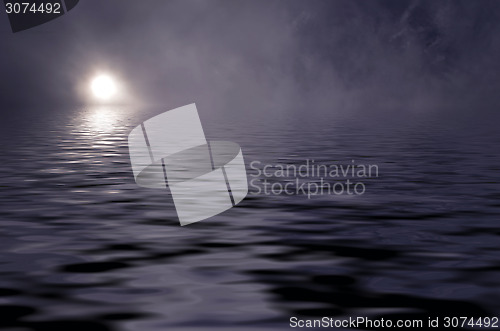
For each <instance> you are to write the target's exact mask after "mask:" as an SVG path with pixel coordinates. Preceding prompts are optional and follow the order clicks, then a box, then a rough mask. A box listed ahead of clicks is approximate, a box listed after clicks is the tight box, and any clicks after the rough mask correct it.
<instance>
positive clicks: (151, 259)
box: [0, 0, 500, 331]
mask: <svg viewBox="0 0 500 331" xmlns="http://www.w3.org/2000/svg"><path fill="white" fill-rule="evenodd" d="M499 16H500V3H499V2H498V1H486V0H483V1H481V2H472V1H370V2H367V1H289V0H287V1H259V0H257V1H234V0H231V1H229V0H227V1H218V0H214V1H186V0H182V1H153V0H151V1H149V2H148V4H147V5H146V4H144V3H139V2H132V1H127V2H125V1H106V2H105V3H104V2H94V3H93V2H91V1H85V2H83V1H82V2H81V3H80V4H79V5H78V6H77V7H75V9H73V10H72V11H71V12H70V13H69V14H68V15H65V16H64V17H62V18H60V19H57V20H54V21H53V22H51V23H48V24H46V25H43V26H40V27H39V28H37V29H31V30H27V31H24V32H22V33H19V34H12V33H11V32H10V31H8V33H6V32H5V31H4V30H1V29H2V28H3V27H6V26H7V25H6V24H7V21H6V17H4V16H2V15H0V38H2V52H1V54H0V60H1V63H2V65H0V77H3V78H2V79H0V91H1V100H0V111H1V115H2V121H0V139H1V140H2V141H3V145H2V148H1V149H0V160H1V162H0V186H1V190H0V223H1V228H0V312H1V316H2V317H1V318H0V325H1V326H2V327H4V328H5V329H7V330H25V329H27V330H51V331H53V330H58V329H61V330H80V329H81V330H148V331H149V330H166V329H168V330H171V329H173V330H177V329H187V330H190V329H200V330H210V329H213V330H221V329H228V330H235V329H237V330H245V329H247V330H256V329H264V330H266V329H273V330H274V329H276V330H281V329H283V330H285V329H289V318H290V317H291V316H298V317H300V318H321V317H323V316H329V317H335V318H344V317H356V316H367V317H372V318H382V317H383V318H394V319H401V318H412V319H422V320H425V321H426V320H427V318H428V317H429V316H440V317H444V316H469V317H480V316H481V317H485V316H495V314H497V312H498V311H499V308H500V306H499V303H498V302H499V301H498V297H499V294H500V293H499V290H498V289H499V288H500V286H499V285H500V284H499V277H498V270H499V262H500V259H499V254H498V236H499V235H500V227H499V224H498V215H499V211H500V210H499V208H500V203H499V202H498V201H499V198H500V188H499V184H498V183H499V177H500V171H499V170H500V169H499V166H498V164H500V153H499V149H498V142H499V141H500V139H499V138H500V136H499V131H498V129H497V123H498V121H497V119H498V115H497V113H498V110H497V109H498V107H497V106H498V96H497V94H498V93H497V90H498V87H499V81H498V75H497V72H498V70H499V69H500V68H499V67H498V66H499V62H498V58H499V57H498V55H499V51H500V45H499V40H498V38H497V37H496V36H497V35H498V33H499V32H500V31H499V27H500V26H499V24H500V23H499V22H500V20H499ZM110 17H112V18H113V19H110ZM101 71H102V72H106V73H109V74H110V76H112V77H113V78H114V79H116V81H117V83H119V85H120V87H122V88H123V91H122V92H123V94H122V99H121V100H118V102H116V103H108V104H100V105H99V104H97V103H95V102H94V101H93V99H92V98H91V97H90V96H89V92H88V89H89V82H90V81H91V78H92V77H94V75H95V74H96V73H98V72H101ZM5 77H7V78H5ZM192 102H196V104H197V107H198V110H199V115H200V118H201V122H202V124H203V128H204V132H205V135H206V137H207V139H208V140H227V141H233V142H235V143H238V144H239V145H240V146H241V148H242V152H243V155H244V158H245V162H246V165H247V171H248V174H249V179H252V178H253V177H252V175H254V174H255V169H252V168H251V167H250V164H251V162H252V161H259V162H260V163H259V164H260V165H261V166H262V167H263V166H265V165H266V164H288V165H296V166H299V165H301V164H304V162H306V160H314V161H315V162H317V163H324V164H340V163H349V162H355V163H357V164H376V165H377V166H378V169H379V175H378V177H376V178H368V179H366V180H363V182H364V184H365V185H366V192H365V193H364V194H362V195H356V196H352V195H351V196H350V195H328V194H325V195H316V196H311V197H310V198H309V197H308V196H307V195H303V194H272V195H265V194H255V192H253V193H252V194H250V195H249V196H248V197H247V198H246V199H244V200H243V201H242V202H241V203H240V204H238V206H236V207H234V208H232V209H230V210H228V211H226V212H224V213H222V214H220V215H217V216H215V217H212V218H210V219H207V220H204V221H202V222H199V223H196V224H192V225H189V226H187V227H180V226H179V222H178V219H177V214H176V211H175V207H174V204H173V202H172V198H171V197H170V195H169V194H168V192H167V191H166V190H155V189H146V188H141V187H139V186H138V185H136V183H135V182H134V178H133V174H132V171H131V168H130V160H129V156H128V147H127V136H128V134H129V132H130V131H131V130H132V129H133V128H134V127H136V126H137V125H139V124H140V123H141V122H143V121H144V120H146V119H149V118H151V117H152V116H155V115H157V114H159V113H162V112H164V111H167V110H168V109H172V108H175V107H178V106H182V105H186V104H190V103H192ZM270 180H272V181H274V182H279V183H286V179H282V178H270Z"/></svg>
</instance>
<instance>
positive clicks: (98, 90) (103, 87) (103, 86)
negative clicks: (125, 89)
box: [90, 75, 116, 100]
mask: <svg viewBox="0 0 500 331" xmlns="http://www.w3.org/2000/svg"><path fill="white" fill-rule="evenodd" d="M90 88H91V89H92V93H94V96H95V97H97V98H99V99H101V100H109V99H110V98H111V97H112V96H113V95H114V94H115V93H116V84H115V82H114V81H113V79H112V78H111V77H109V76H106V75H101V76H97V77H96V78H94V79H93V80H92V83H91V85H90Z"/></svg>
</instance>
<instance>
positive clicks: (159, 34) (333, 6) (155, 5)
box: [0, 0, 500, 116]
mask: <svg viewBox="0 0 500 331" xmlns="http://www.w3.org/2000/svg"><path fill="white" fill-rule="evenodd" d="M0 40H1V41H0V45H1V52H0V93H1V94H0V98H1V99H0V107H2V112H5V111H6V109H13V108H16V107H17V108H36V107H39V106H41V105H44V106H47V105H49V106H51V105H53V106H60V105H68V106H72V105H82V104H88V103H92V102H93V100H91V98H90V97H89V95H88V86H89V82H90V80H91V78H92V77H93V76H95V75H96V74H98V73H101V72H106V73H109V74H110V75H112V76H113V77H115V78H116V79H117V81H119V82H120V83H121V84H122V87H123V91H124V93H123V95H122V97H121V99H120V100H119V102H121V103H124V104H128V103H130V104H151V105H154V104H161V105H165V106H166V107H176V106H181V105H184V104H188V103H191V102H193V101H195V102H197V103H198V104H202V105H203V106H204V107H207V108H209V109H210V108H214V109H215V108H218V109H239V110H241V111H246V110H248V111H267V110H269V109H284V110H285V111H290V112H292V111H305V110H306V109H307V111H309V112H319V113H321V112H335V111H339V112H341V111H351V110H354V109H362V110H363V111H366V112H377V111H379V110H382V109H397V110H398V111H411V112H446V113H450V112H451V113H453V112H457V113H458V112H465V113H478V114H486V115H481V116H487V114H494V113H496V108H497V107H498V105H499V103H500V97H499V96H498V95H499V94H498V92H497V91H498V89H499V88H500V77H499V74H498V73H499V72H500V61H499V59H500V56H499V55H500V2H499V1H495V0H483V1H448V0H443V1H431V0H428V1H400V0H393V1H358V0H311V1H304V0H265V1H264V0H255V1H249V0H203V1H202V0H177V1H156V0H149V1H148V2H147V4H146V3H144V2H143V1H126V0H105V1H97V0H82V1H80V3H79V4H78V6H76V7H75V8H74V9H73V10H72V11H70V12H69V13H67V14H65V15H63V16H62V17H60V18H58V19H55V20H53V21H51V22H49V23H46V24H44V25H42V26H39V27H36V28H32V29H29V30H26V31H22V32H18V33H15V34H14V33H12V32H11V31H10V27H9V25H8V19H7V15H6V14H5V13H4V12H3V13H0Z"/></svg>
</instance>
